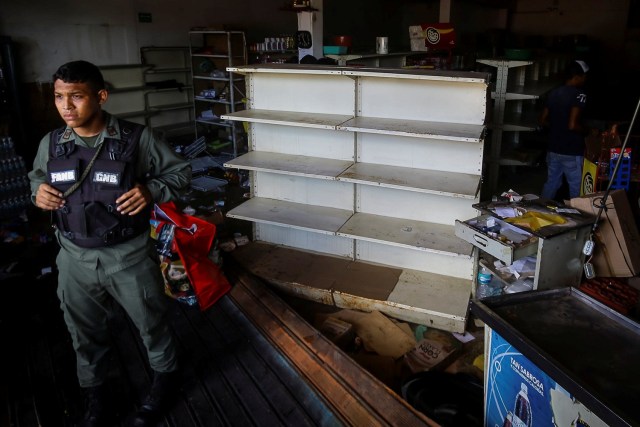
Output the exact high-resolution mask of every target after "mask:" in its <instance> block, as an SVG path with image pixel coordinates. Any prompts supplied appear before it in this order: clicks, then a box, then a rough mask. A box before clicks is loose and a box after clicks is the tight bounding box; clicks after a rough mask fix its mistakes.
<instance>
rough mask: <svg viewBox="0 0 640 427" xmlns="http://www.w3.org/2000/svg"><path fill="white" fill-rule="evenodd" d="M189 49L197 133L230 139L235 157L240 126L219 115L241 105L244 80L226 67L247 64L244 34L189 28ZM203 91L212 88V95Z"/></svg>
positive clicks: (242, 104) (215, 138)
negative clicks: (190, 29) (191, 29)
mask: <svg viewBox="0 0 640 427" xmlns="http://www.w3.org/2000/svg"><path fill="white" fill-rule="evenodd" d="M189 49H190V55H191V61H190V63H191V70H192V76H193V88H194V110H195V132H196V136H197V137H199V136H202V135H207V136H209V137H210V138H211V139H213V140H217V139H218V138H220V139H226V140H228V141H230V142H231V144H232V146H233V155H234V157H235V156H237V155H238V150H239V140H240V138H241V135H242V133H243V132H242V129H241V127H239V126H236V125H235V124H234V123H233V122H227V121H225V120H223V119H221V118H220V117H221V116H222V115H223V114H228V113H234V112H236V111H238V110H242V109H243V108H244V101H243V98H244V96H245V93H244V79H243V78H242V76H238V75H236V74H235V73H234V72H233V71H227V68H228V67H234V66H241V65H245V64H246V63H247V44H246V39H245V34H244V32H242V31H213V30H212V31H209V30H201V31H190V32H189ZM205 90H210V91H214V92H215V95H213V96H210V95H205V94H204V92H203V91H205ZM203 113H204V115H203ZM206 114H209V115H206Z"/></svg>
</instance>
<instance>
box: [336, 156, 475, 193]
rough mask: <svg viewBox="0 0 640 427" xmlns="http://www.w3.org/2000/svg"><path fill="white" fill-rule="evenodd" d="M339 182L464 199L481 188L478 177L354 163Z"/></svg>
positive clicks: (341, 176) (341, 175) (340, 177)
mask: <svg viewBox="0 0 640 427" xmlns="http://www.w3.org/2000/svg"><path fill="white" fill-rule="evenodd" d="M338 179H339V180H341V181H347V182H355V183H359V184H366V185H379V186H381V187H388V188H398V189H403V190H410V191H417V192H421V193H433V194H442V195H447V196H453V197H462V198H467V199H475V196H476V194H477V192H478V189H479V186H480V176H479V175H471V174H465V173H455V172H447V171H435V170H426V169H417V168H406V167H402V166H388V165H378V164H372V163H356V164H354V165H353V166H351V167H350V168H349V169H347V170H346V171H344V172H343V173H342V174H340V176H339V177H338Z"/></svg>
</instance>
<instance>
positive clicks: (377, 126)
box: [338, 117, 485, 142]
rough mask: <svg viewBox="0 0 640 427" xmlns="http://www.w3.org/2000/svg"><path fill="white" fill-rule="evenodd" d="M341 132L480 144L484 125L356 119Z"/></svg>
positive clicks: (345, 124)
mask: <svg viewBox="0 0 640 427" xmlns="http://www.w3.org/2000/svg"><path fill="white" fill-rule="evenodd" d="M338 129H339V130H347V131H352V132H366V133H379V134H386V135H400V136H412V137H418V138H437V139H446V140H450V141H464V142H480V141H481V140H482V138H483V137H484V130H485V127H484V125H473V124H461V123H442V122H428V121H422V120H403V119H382V118H377V117H354V118H352V119H350V120H349V121H347V122H345V123H342V124H341V125H340V126H338Z"/></svg>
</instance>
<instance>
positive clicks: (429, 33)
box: [409, 23, 456, 51]
mask: <svg viewBox="0 0 640 427" xmlns="http://www.w3.org/2000/svg"><path fill="white" fill-rule="evenodd" d="M409 39H410V40H411V50H412V51H427V50H431V49H452V48H454V47H455V46H456V32H455V29H454V28H453V26H452V25H451V24H448V23H431V24H421V25H412V26H410V27H409Z"/></svg>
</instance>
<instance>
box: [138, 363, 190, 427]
mask: <svg viewBox="0 0 640 427" xmlns="http://www.w3.org/2000/svg"><path fill="white" fill-rule="evenodd" d="M177 383H178V375H177V372H176V371H174V372H154V375H153V383H152V384H151V389H150V390H149V394H148V395H147V396H146V397H145V398H144V400H143V401H142V405H141V406H140V408H139V409H138V411H137V412H136V415H135V417H134V418H133V422H132V423H131V424H132V426H134V427H146V426H155V425H156V424H157V422H158V420H159V419H160V417H161V416H162V413H163V411H164V409H166V407H167V404H168V403H170V401H171V397H172V396H173V395H175V389H176V385H177Z"/></svg>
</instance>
